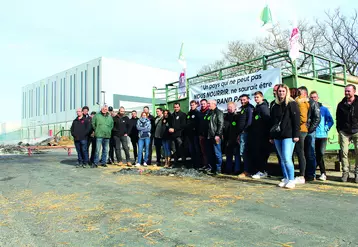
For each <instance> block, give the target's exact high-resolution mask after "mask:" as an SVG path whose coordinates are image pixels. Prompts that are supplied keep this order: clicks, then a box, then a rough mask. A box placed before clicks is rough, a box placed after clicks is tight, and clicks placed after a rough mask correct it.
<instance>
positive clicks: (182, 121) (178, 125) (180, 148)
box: [169, 102, 186, 165]
mask: <svg viewBox="0 0 358 247" xmlns="http://www.w3.org/2000/svg"><path fill="white" fill-rule="evenodd" d="M185 125H186V114H185V113H184V112H182V111H181V110H180V103H179V102H176V103H174V112H173V114H172V128H170V129H169V132H170V133H172V138H173V140H174V143H175V150H176V153H175V155H174V162H175V164H176V165H178V159H179V157H181V158H182V162H183V163H184V164H185V159H186V157H185V150H184V133H183V131H184V129H185Z"/></svg>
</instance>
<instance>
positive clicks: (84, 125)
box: [71, 117, 92, 141]
mask: <svg viewBox="0 0 358 247" xmlns="http://www.w3.org/2000/svg"><path fill="white" fill-rule="evenodd" d="M91 130H92V127H91V122H90V121H89V120H88V119H86V118H84V117H82V118H81V119H79V118H78V117H77V118H75V120H73V122H72V125H71V135H72V136H73V138H74V140H75V141H83V140H87V139H88V136H89V135H90V134H91Z"/></svg>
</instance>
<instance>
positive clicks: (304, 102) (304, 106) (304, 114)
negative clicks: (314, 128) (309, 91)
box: [295, 96, 310, 133]
mask: <svg viewBox="0 0 358 247" xmlns="http://www.w3.org/2000/svg"><path fill="white" fill-rule="evenodd" d="M295 101H296V102H297V104H298V109H299V110H300V131H301V132H305V133H308V128H307V122H308V111H309V109H310V103H309V99H308V98H306V97H302V96H299V97H297V98H296V100H295Z"/></svg>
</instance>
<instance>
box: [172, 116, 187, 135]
mask: <svg viewBox="0 0 358 247" xmlns="http://www.w3.org/2000/svg"><path fill="white" fill-rule="evenodd" d="M185 126H186V114H185V113H184V112H182V111H178V112H173V114H172V128H173V129H174V133H172V136H173V138H176V137H182V136H183V130H184V129H185Z"/></svg>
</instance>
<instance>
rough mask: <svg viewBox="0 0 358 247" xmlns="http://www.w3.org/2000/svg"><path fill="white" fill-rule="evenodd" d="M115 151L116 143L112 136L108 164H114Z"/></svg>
mask: <svg viewBox="0 0 358 247" xmlns="http://www.w3.org/2000/svg"><path fill="white" fill-rule="evenodd" d="M114 149H115V141H114V139H113V136H112V137H111V139H109V152H108V163H114Z"/></svg>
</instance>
